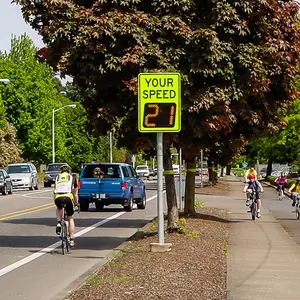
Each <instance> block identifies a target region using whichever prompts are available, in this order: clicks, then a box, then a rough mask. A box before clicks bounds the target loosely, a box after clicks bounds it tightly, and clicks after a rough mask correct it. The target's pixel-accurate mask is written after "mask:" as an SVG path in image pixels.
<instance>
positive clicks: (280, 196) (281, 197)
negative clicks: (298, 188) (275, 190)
mask: <svg viewBox="0 0 300 300" xmlns="http://www.w3.org/2000/svg"><path fill="white" fill-rule="evenodd" d="M282 199H283V190H282V189H280V191H279V200H280V201H282Z"/></svg>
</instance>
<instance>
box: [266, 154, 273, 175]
mask: <svg viewBox="0 0 300 300" xmlns="http://www.w3.org/2000/svg"><path fill="white" fill-rule="evenodd" d="M272 164H273V160H272V159H271V158H269V159H268V167H267V177H268V176H271V173H272Z"/></svg>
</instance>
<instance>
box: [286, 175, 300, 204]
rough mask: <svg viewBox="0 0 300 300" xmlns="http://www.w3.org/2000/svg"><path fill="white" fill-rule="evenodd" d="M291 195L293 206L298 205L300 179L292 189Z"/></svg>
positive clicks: (299, 178) (290, 190)
mask: <svg viewBox="0 0 300 300" xmlns="http://www.w3.org/2000/svg"><path fill="white" fill-rule="evenodd" d="M289 193H291V199H292V200H293V203H292V206H295V205H296V200H297V196H298V194H300V177H298V178H297V179H296V183H294V184H293V185H292V186H291V187H290V189H289Z"/></svg>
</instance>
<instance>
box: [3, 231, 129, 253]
mask: <svg viewBox="0 0 300 300" xmlns="http://www.w3.org/2000/svg"><path fill="white" fill-rule="evenodd" d="M127 239H128V238H126V237H114V236H93V237H89V236H81V237H78V238H76V239H75V242H76V246H75V248H74V250H110V249H113V248H116V247H118V246H119V245H121V244H122V243H123V242H124V241H126V240H127ZM56 242H60V239H59V237H57V236H3V235H0V247H1V248H5V247H10V248H29V250H28V251H29V252H31V253H37V252H39V251H40V250H41V249H44V248H46V247H48V246H50V245H52V244H54V243H56ZM59 247H60V246H59ZM59 247H58V248H56V249H54V250H52V251H51V252H47V253H50V254H51V253H54V252H57V250H60V249H59ZM58 252H59V251H58ZM97 258H100V257H97Z"/></svg>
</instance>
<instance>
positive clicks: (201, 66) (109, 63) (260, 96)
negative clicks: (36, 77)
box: [16, 0, 299, 213]
mask: <svg viewBox="0 0 300 300" xmlns="http://www.w3.org/2000/svg"><path fill="white" fill-rule="evenodd" d="M16 2H17V3H20V4H21V5H22V7H23V8H22V10H23V15H24V17H25V19H26V21H28V22H29V23H30V24H31V25H32V27H33V28H35V29H36V30H38V31H39V33H40V34H41V35H42V36H43V40H44V42H45V43H46V44H47V48H45V49H41V51H40V52H39V55H40V57H41V58H42V59H45V60H46V61H47V62H48V63H49V64H50V65H51V66H52V67H53V68H54V69H55V70H58V71H61V72H62V73H65V74H69V75H72V76H74V80H75V82H76V83H77V84H78V85H79V86H81V87H83V88H84V89H87V90H89V91H90V93H89V95H90V96H88V97H87V98H85V101H84V106H85V107H86V108H87V109H88V112H89V115H90V119H91V120H93V122H94V124H95V125H96V124H98V127H102V128H103V130H106V131H107V127H114V128H115V129H116V131H118V132H120V135H121V134H123V135H124V136H126V135H131V136H132V137H136V140H139V137H140V135H139V134H138V132H137V129H136V115H137V105H136V93H137V75H138V73H140V72H145V71H152V72H155V71H156V72H164V71H179V72H180V73H181V74H182V79H183V84H182V91H183V99H182V101H183V104H182V107H183V110H182V114H183V116H182V124H183V128H182V132H181V133H180V134H178V135H171V138H172V140H173V143H174V144H176V147H182V148H183V149H184V150H185V151H184V155H185V158H186V160H187V164H188V170H191V171H188V173H187V188H186V201H187V205H186V213H193V212H194V205H193V203H194V176H195V173H194V171H193V170H194V169H195V167H196V158H197V154H198V152H199V149H200V148H206V147H207V148H210V147H211V146H214V145H215V144H216V142H221V141H222V138H223V136H226V135H227V134H229V133H230V132H232V131H233V132H234V133H233V134H232V136H233V138H237V137H239V136H240V135H241V134H243V135H244V136H245V138H246V139H248V138H249V137H250V136H253V135H254V134H255V135H258V134H259V133H261V132H262V131H263V130H265V128H266V127H267V128H268V129H272V128H273V127H275V125H276V123H277V121H278V119H277V114H278V111H279V110H284V109H286V108H287V107H288V105H289V103H290V102H291V100H293V99H294V97H295V90H294V89H293V88H291V86H290V82H291V80H292V78H293V76H294V75H296V74H297V72H298V71H297V69H296V66H297V63H298V60H299V29H298V28H297V27H296V26H295V23H296V20H297V14H298V6H297V4H296V2H294V1H288V2H285V1H263V0H256V1H252V0H251V1H250V0H248V1H242V2H241V1H233V0H232V1H225V0H213V1H208V2H203V1H192V0H184V1H153V2H151V3H149V2H148V1H134V0H125V1H101V2H100V1H96V0H90V1H84V2H83V1H79V0H77V1H63V2H61V1H52V0H45V1H43V2H42V3H41V2H32V1H30V0H22V1H21V0H20V1H18V0H16ZM103 121H105V122H103ZM103 123H106V126H100V124H101V125H102V124H103ZM134 127H135V130H134V129H133V128H134ZM166 138H167V137H166ZM146 140H147V143H146V144H147V145H148V147H150V148H151V144H152V142H151V138H148V137H147V138H146ZM152 148H153V147H152Z"/></svg>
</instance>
